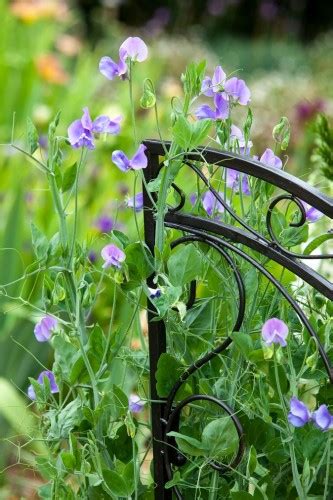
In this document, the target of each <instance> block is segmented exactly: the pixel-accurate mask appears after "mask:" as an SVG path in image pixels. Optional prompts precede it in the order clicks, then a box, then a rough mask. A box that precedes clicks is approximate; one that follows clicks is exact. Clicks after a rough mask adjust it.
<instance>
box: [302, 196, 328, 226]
mask: <svg viewBox="0 0 333 500" xmlns="http://www.w3.org/2000/svg"><path fill="white" fill-rule="evenodd" d="M301 203H302V205H303V207H304V210H305V217H306V220H307V221H308V222H316V221H317V220H318V219H320V218H321V217H323V215H324V214H323V213H322V212H320V211H319V210H317V208H315V207H312V206H311V205H309V204H308V203H306V202H305V201H302V200H301Z"/></svg>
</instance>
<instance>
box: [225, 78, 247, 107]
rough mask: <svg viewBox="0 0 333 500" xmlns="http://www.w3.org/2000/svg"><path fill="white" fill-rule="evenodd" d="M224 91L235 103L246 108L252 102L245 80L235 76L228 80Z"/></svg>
mask: <svg viewBox="0 0 333 500" xmlns="http://www.w3.org/2000/svg"><path fill="white" fill-rule="evenodd" d="M224 91H225V93H226V94H227V96H228V97H229V98H231V99H232V100H233V101H234V102H236V103H237V102H238V103H239V104H241V105H242V106H246V105H247V104H248V103H249V102H250V98H251V92H250V90H249V88H248V87H247V86H246V83H245V82H244V80H240V79H239V78H236V77H235V76H234V77H233V78H230V79H229V80H227V81H226V82H225V84H224Z"/></svg>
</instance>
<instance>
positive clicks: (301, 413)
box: [288, 396, 311, 427]
mask: <svg viewBox="0 0 333 500" xmlns="http://www.w3.org/2000/svg"><path fill="white" fill-rule="evenodd" d="M310 420H311V413H310V411H309V409H308V407H307V406H306V405H305V404H304V403H302V401H300V400H299V399H297V398H295V397H294V396H293V397H292V398H291V400H290V412H289V413H288V421H289V423H290V424H292V425H293V426H294V427H303V425H305V424H307V423H308V422H309V421H310Z"/></svg>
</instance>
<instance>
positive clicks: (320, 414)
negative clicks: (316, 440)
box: [312, 405, 333, 431]
mask: <svg viewBox="0 0 333 500" xmlns="http://www.w3.org/2000/svg"><path fill="white" fill-rule="evenodd" d="M312 419H313V422H314V424H315V426H316V427H318V428H319V429H321V430H322V431H328V430H329V429H333V415H332V414H331V413H330V412H329V411H328V408H327V406H326V405H321V406H319V408H318V410H317V411H315V412H313V415H312Z"/></svg>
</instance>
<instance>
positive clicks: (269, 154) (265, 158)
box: [259, 148, 282, 168]
mask: <svg viewBox="0 0 333 500" xmlns="http://www.w3.org/2000/svg"><path fill="white" fill-rule="evenodd" d="M259 161H261V163H264V164H265V165H268V166H269V167H275V168H282V160H281V158H279V157H278V156H276V155H275V154H274V152H273V151H272V150H271V149H269V148H267V149H265V151H264V152H263V154H262V155H261V157H260V160H259Z"/></svg>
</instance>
